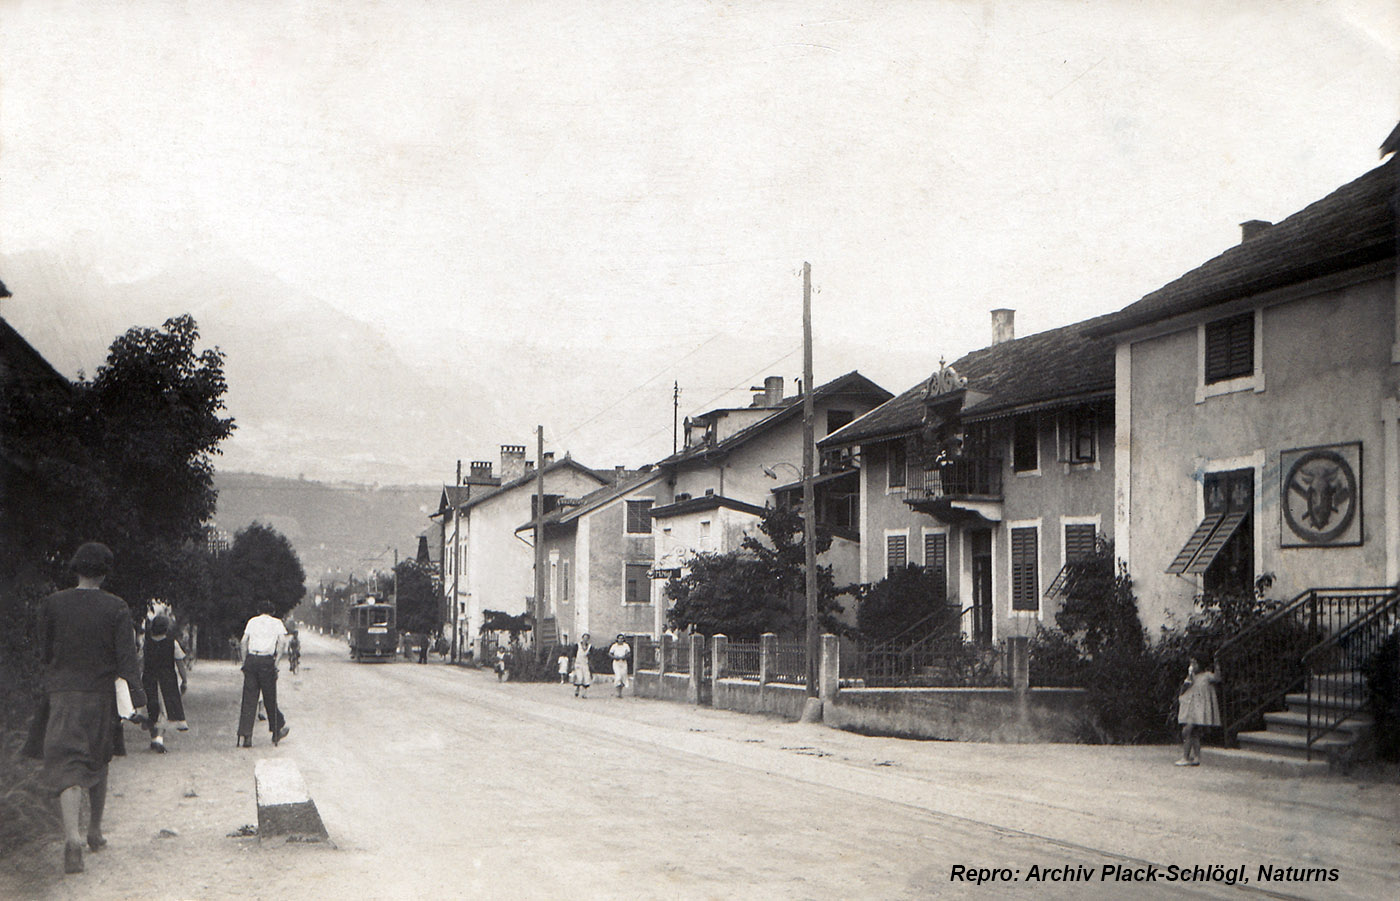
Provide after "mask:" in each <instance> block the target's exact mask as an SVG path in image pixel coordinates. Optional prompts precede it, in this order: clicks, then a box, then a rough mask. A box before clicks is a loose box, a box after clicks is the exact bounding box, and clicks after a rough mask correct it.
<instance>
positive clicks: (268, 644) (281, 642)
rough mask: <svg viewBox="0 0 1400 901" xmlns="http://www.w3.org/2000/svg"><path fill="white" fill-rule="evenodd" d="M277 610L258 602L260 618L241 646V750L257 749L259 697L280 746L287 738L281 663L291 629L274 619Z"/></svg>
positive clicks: (252, 623)
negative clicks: (279, 693)
mask: <svg viewBox="0 0 1400 901" xmlns="http://www.w3.org/2000/svg"><path fill="white" fill-rule="evenodd" d="M276 610H277V608H276V607H275V606H273V603H272V602H271V601H268V600H263V601H259V602H258V611H259V612H258V615H257V616H255V617H253V618H252V619H250V620H248V625H247V626H245V627H244V629H243V640H242V641H241V642H240V643H239V646H240V648H241V649H242V651H243V706H242V708H241V709H240V710H239V712H238V746H239V747H241V748H251V747H252V746H253V717H254V716H256V714H257V708H258V697H259V695H261V696H262V701H263V706H264V707H266V708H267V728H268V729H269V730H270V731H271V732H272V743H273V744H274V745H276V744H277V743H278V742H280V741H281V740H282V739H284V738H286V737H287V732H288V731H289V730H288V728H287V721H286V718H285V717H283V716H282V711H281V710H280V709H279V708H278V706H277V661H278V660H280V659H281V658H282V651H283V649H284V648H285V647H286V642H287V627H286V626H285V625H283V624H282V621H281V620H280V619H278V618H277V617H275V616H273V613H275V612H276Z"/></svg>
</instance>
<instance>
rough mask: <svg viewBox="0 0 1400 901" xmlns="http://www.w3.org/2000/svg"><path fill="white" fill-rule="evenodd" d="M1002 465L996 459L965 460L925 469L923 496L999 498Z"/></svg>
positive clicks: (964, 458) (972, 458)
mask: <svg viewBox="0 0 1400 901" xmlns="http://www.w3.org/2000/svg"><path fill="white" fill-rule="evenodd" d="M1001 463H1002V461H1001V460H1000V459H999V458H996V457H981V458H974V457H963V458H961V459H958V460H951V461H949V462H947V463H944V464H943V465H941V466H939V467H938V468H937V469H929V470H925V471H924V482H923V485H922V488H923V496H924V497H926V498H940V497H948V498H1000V497H1001V496H1002V494H1001V468H1002V466H1001ZM914 487H915V488H918V487H920V486H917V485H916V486H914Z"/></svg>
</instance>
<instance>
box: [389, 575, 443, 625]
mask: <svg viewBox="0 0 1400 901" xmlns="http://www.w3.org/2000/svg"><path fill="white" fill-rule="evenodd" d="M394 572H395V573H397V574H398V578H399V597H398V606H399V613H398V617H399V620H398V622H399V629H400V630H402V631H406V632H417V633H419V634H423V635H432V634H433V633H435V632H437V630H438V629H441V628H442V583H441V580H440V579H439V578H438V574H437V571H436V569H435V568H434V567H433V566H432V564H430V563H420V562H419V561H418V560H416V559H414V560H403V561H400V563H399V565H398V566H397V567H396V568H395V570H394Z"/></svg>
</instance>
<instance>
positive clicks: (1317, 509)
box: [1288, 463, 1350, 532]
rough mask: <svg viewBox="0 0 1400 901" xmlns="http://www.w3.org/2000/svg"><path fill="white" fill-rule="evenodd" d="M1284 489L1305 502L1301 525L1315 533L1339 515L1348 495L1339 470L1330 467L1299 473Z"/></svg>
mask: <svg viewBox="0 0 1400 901" xmlns="http://www.w3.org/2000/svg"><path fill="white" fill-rule="evenodd" d="M1288 487H1289V488H1290V489H1291V490H1293V491H1296V492H1297V493H1298V494H1300V495H1302V497H1303V499H1304V500H1305V501H1306V502H1307V510H1306V512H1304V513H1303V516H1302V520H1303V522H1305V523H1307V524H1308V525H1309V526H1310V527H1312V528H1313V529H1316V530H1317V531H1319V532H1320V531H1322V530H1324V529H1326V528H1327V525H1328V523H1330V522H1331V521H1332V517H1333V516H1334V515H1336V514H1337V513H1338V512H1340V511H1341V507H1340V503H1341V502H1344V501H1345V500H1346V499H1347V496H1348V494H1349V493H1350V489H1349V488H1348V486H1347V480H1346V478H1345V476H1343V475H1342V471H1341V468H1340V467H1338V466H1336V465H1335V464H1331V463H1315V464H1314V465H1313V466H1312V467H1310V468H1302V469H1299V470H1298V473H1297V475H1296V476H1294V478H1293V483H1292V484H1291V485H1289V486H1288Z"/></svg>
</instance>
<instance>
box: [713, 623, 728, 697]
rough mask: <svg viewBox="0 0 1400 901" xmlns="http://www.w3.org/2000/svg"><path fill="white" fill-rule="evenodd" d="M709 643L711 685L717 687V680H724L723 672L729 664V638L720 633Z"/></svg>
mask: <svg viewBox="0 0 1400 901" xmlns="http://www.w3.org/2000/svg"><path fill="white" fill-rule="evenodd" d="M710 642H711V644H710V677H711V680H712V682H711V684H712V685H718V684H719V680H720V679H723V678H724V671H725V669H726V668H727V666H726V665H727V664H728V663H729V636H728V635H725V634H724V633H722V632H721V633H720V634H718V635H716V636H714V637H713V638H711V639H710Z"/></svg>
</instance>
